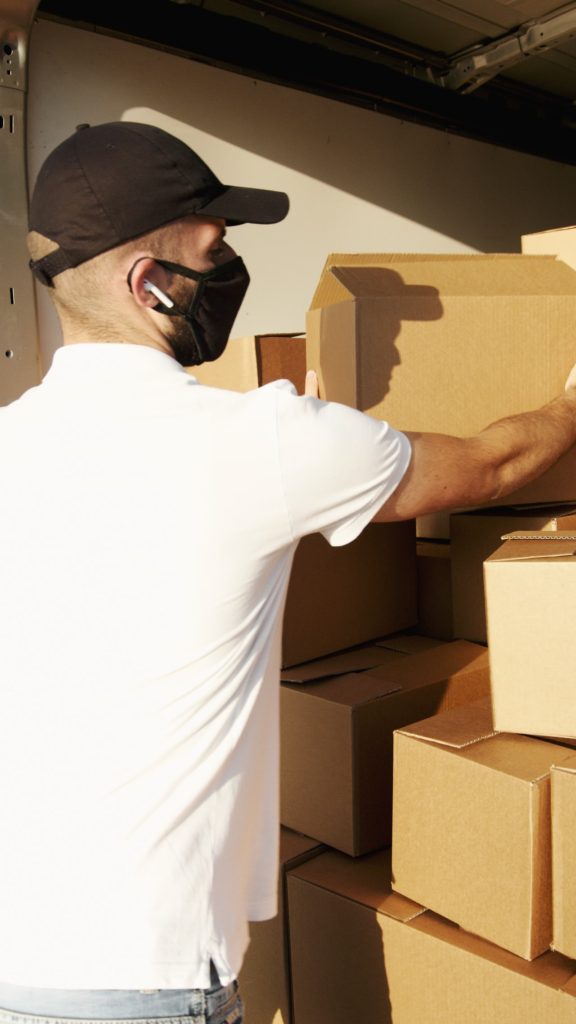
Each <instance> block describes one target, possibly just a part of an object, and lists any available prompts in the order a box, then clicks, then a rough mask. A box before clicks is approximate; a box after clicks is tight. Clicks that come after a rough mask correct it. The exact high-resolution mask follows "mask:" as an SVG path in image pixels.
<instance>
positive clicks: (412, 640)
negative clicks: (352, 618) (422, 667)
mask: <svg viewBox="0 0 576 1024" xmlns="http://www.w3.org/2000/svg"><path fill="white" fill-rule="evenodd" d="M443 642H444V641H443V640H436V639H435V638H434V637H432V636H422V634H421V633H397V634H395V635H394V636H387V637H384V639H383V640H378V641H377V646H378V647H387V648H389V649H390V650H392V651H401V652H402V653H403V654H421V653H422V652H423V651H430V650H432V648H433V647H441V646H442V644H443Z"/></svg>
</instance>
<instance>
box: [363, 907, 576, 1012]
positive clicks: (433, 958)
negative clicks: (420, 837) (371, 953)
mask: <svg viewBox="0 0 576 1024" xmlns="http://www.w3.org/2000/svg"><path fill="white" fill-rule="evenodd" d="M382 934H383V944H384V959H385V970H386V977H387V984H388V989H389V992H390V1004H391V1008H392V1016H391V1021H392V1022H393V1024H496V1022H498V1024H575V1022H576V998H575V993H576V984H575V982H576V977H575V974H574V971H575V970H576V964H574V961H572V960H568V959H567V958H566V957H563V956H561V955H560V954H559V953H553V952H550V951H548V952H546V953H543V954H542V956H540V957H538V958H537V959H536V960H532V961H526V960H523V959H521V958H520V957H517V956H514V954H512V953H509V952H507V951H506V950H503V949H500V948H499V947H498V946H495V945H493V944H492V943H490V942H487V941H485V940H483V939H480V938H476V937H475V936H472V935H470V934H469V933H468V932H465V931H463V929H461V928H458V927H457V926H456V925H454V924H452V923H451V922H449V921H446V920H445V919H444V918H442V917H439V916H438V915H436V914H432V913H429V912H428V913H425V914H420V915H419V916H418V917H415V918H414V919H413V920H412V921H408V922H406V923H403V922H399V921H395V920H393V919H392V918H384V919H383V921H382ZM367 1019H368V1018H367ZM375 1019H378V1020H380V1019H382V1020H386V1018H384V1017H383V1018H375Z"/></svg>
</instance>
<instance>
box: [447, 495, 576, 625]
mask: <svg viewBox="0 0 576 1024" xmlns="http://www.w3.org/2000/svg"><path fill="white" fill-rule="evenodd" d="M515 530H520V531H525V530H552V531H554V532H557V531H558V530H576V508H575V507H574V505H568V506H566V505H564V506H561V505H542V506H533V505H528V506H524V507H522V506H518V507H516V508H505V507H503V508H482V509H476V510H475V511H473V512H459V513H456V514H455V515H452V516H450V546H451V552H452V562H451V564H452V598H453V608H454V619H453V629H454V636H458V637H462V638H463V639H465V640H475V641H477V642H479V643H486V640H487V634H486V609H485V598H484V561H485V559H486V558H488V556H489V555H491V554H492V552H493V551H495V550H496V548H498V547H500V544H501V539H502V537H503V536H504V534H508V533H512V532H513V531H515Z"/></svg>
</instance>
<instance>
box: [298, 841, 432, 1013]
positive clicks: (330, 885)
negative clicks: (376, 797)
mask: <svg viewBox="0 0 576 1024" xmlns="http://www.w3.org/2000/svg"><path fill="white" fill-rule="evenodd" d="M287 882H288V914H289V920H290V948H291V956H292V984H293V997H294V1024H364V1022H366V1024H368V1022H371V1021H374V1022H378V1024H389V1022H391V1020H392V1014H391V1003H390V1000H391V993H390V991H389V989H388V981H387V976H386V973H387V972H386V958H387V955H388V947H387V943H386V944H385V945H384V947H383V926H384V922H385V921H387V920H388V919H391V920H394V921H399V922H400V921H409V920H410V919H411V918H413V917H415V916H417V915H419V914H421V913H422V912H423V908H422V907H420V906H418V904H416V903H413V902H412V901H411V900H407V899H405V898H404V897H403V896H399V895H397V894H396V893H393V892H392V891H391V888H390V852H389V851H388V850H384V851H379V852H378V853H375V854H371V855H370V856H368V857H362V858H360V859H358V860H351V859H350V858H348V857H346V856H344V855H343V854H338V853H334V852H329V853H323V854H321V855H320V856H319V857H317V858H315V860H314V862H312V861H311V862H310V863H308V864H304V865H302V867H299V868H296V869H295V870H291V871H289V872H288V875H287ZM405 970H406V972H407V973H409V974H412V972H411V970H410V966H409V964H406V965H405ZM412 981H413V984H419V980H418V979H417V978H414V977H413V976H412ZM395 1020H396V1018H395V1017H394V1021H395ZM411 1024H416V1018H414V1020H413V1021H412V1022H411ZM446 1024H448V1021H446Z"/></svg>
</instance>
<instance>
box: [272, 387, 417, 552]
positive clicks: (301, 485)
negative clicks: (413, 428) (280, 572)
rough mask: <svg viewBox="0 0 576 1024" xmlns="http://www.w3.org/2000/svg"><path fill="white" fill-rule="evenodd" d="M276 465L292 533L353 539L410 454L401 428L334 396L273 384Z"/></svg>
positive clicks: (342, 541) (335, 541) (335, 539)
mask: <svg viewBox="0 0 576 1024" xmlns="http://www.w3.org/2000/svg"><path fill="white" fill-rule="evenodd" d="M277 415H278V446H279V458H280V472H281V476H282V482H283V487H284V493H285V499H286V504H287V508H288V514H289V517H290V520H291V525H292V530H293V534H294V538H295V539H299V538H300V537H303V536H305V535H306V534H308V533H322V534H323V535H324V537H325V538H326V539H327V540H328V541H329V543H330V544H332V545H333V546H334V547H337V546H340V545H342V544H348V543H349V542H350V541H352V540H354V539H355V538H356V537H357V536H358V535H359V534H360V533H361V532H362V530H363V529H364V527H365V526H367V524H368V523H369V522H370V520H371V519H373V517H374V516H375V514H376V512H377V511H378V510H379V509H380V508H381V506H382V505H383V504H384V503H385V502H386V501H387V500H388V498H389V497H390V496H391V494H392V493H393V492H394V490H395V489H396V487H397V486H398V484H399V483H400V481H401V480H402V477H403V476H404V474H405V472H406V470H407V468H408V466H409V464H410V458H411V454H412V451H411V447H410V442H409V440H408V438H407V437H406V435H405V434H402V433H401V432H400V431H398V430H394V429H393V428H392V427H391V426H390V425H389V424H388V423H386V422H385V421H382V420H376V419H373V418H372V417H371V416H368V415H366V414H365V413H362V412H358V411H357V410H356V409H351V408H349V407H348V406H344V405H340V404H338V403H336V402H324V401H321V400H320V399H317V398H309V397H306V398H303V397H298V396H297V395H295V394H293V393H290V392H288V390H279V391H278V404H277Z"/></svg>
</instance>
